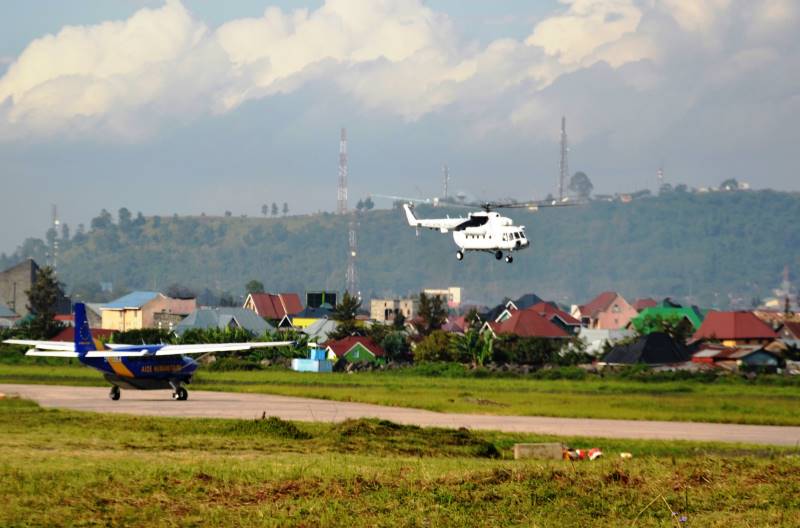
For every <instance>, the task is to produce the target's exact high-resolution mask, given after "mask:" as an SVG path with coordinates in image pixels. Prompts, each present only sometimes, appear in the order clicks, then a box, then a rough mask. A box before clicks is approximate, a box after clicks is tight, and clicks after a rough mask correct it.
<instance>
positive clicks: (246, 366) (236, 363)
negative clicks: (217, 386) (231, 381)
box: [208, 357, 263, 372]
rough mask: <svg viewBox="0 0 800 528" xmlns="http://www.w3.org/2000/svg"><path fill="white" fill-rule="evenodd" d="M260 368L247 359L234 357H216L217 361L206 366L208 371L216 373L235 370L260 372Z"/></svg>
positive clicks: (254, 362) (256, 363)
mask: <svg viewBox="0 0 800 528" xmlns="http://www.w3.org/2000/svg"><path fill="white" fill-rule="evenodd" d="M262 368H263V367H262V366H261V365H260V364H259V363H258V362H256V361H251V360H249V359H240V358H235V357H223V358H220V357H217V360H216V361H215V362H213V363H211V364H210V365H209V366H208V370H213V371H217V372H225V371H236V370H262Z"/></svg>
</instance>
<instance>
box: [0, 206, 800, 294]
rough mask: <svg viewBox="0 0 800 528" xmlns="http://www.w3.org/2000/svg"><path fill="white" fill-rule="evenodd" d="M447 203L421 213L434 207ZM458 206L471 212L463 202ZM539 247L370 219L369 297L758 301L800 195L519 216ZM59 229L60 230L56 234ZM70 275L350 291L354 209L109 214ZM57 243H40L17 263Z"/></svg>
mask: <svg viewBox="0 0 800 528" xmlns="http://www.w3.org/2000/svg"><path fill="white" fill-rule="evenodd" d="M445 212H447V211H445V210H443V209H436V210H429V209H425V208H421V209H420V211H419V214H420V216H425V215H442V214H444V213H445ZM449 213H450V214H451V215H458V214H462V213H463V211H457V210H453V211H449ZM510 216H512V217H514V218H515V219H516V220H517V221H518V222H520V223H522V224H524V225H526V226H527V232H528V236H529V238H530V239H531V240H532V242H533V250H532V251H531V250H528V251H526V252H525V253H522V254H520V255H518V257H517V259H516V261H515V262H514V263H513V264H511V265H509V264H506V263H505V262H498V261H495V259H494V258H492V257H491V256H490V255H485V254H473V253H470V254H468V255H467V257H466V259H465V260H464V262H458V261H456V259H455V256H454V253H455V248H454V245H453V242H452V239H451V238H450V236H449V235H441V234H438V233H435V232H432V231H424V232H421V233H420V236H419V237H417V236H416V235H415V233H414V230H413V229H410V228H408V227H407V226H406V224H405V221H404V218H403V215H402V213H401V212H400V211H397V210H375V211H370V212H368V213H364V214H363V215H361V219H360V227H359V230H358V243H359V265H358V275H359V280H360V285H361V291H362V293H363V294H364V295H365V296H368V297H369V296H372V295H383V294H406V293H409V292H415V291H418V290H419V289H420V288H422V287H434V286H437V287H438V286H448V285H460V286H462V287H464V288H465V296H466V298H467V299H470V300H476V301H483V302H490V301H497V300H499V299H501V298H503V297H505V296H512V297H513V296H515V295H518V294H520V293H523V292H529V291H535V292H537V293H538V294H539V295H542V296H546V297H548V298H553V299H557V300H560V301H564V302H579V301H584V300H586V299H588V298H589V297H591V296H593V295H595V294H596V293H598V292H600V291H602V290H607V289H615V290H619V291H621V292H622V293H623V294H625V295H629V296H631V297H635V296H644V295H650V296H654V297H663V296H668V295H669V296H673V297H676V298H684V299H685V298H690V300H693V301H694V302H699V303H702V304H704V305H714V306H720V307H723V306H728V305H729V298H730V296H735V297H737V298H738V299H739V301H738V302H739V303H742V304H743V305H745V306H749V305H750V303H751V299H753V298H754V297H760V296H765V295H768V294H769V291H770V290H771V289H772V288H774V287H776V286H777V284H778V283H779V281H780V274H781V272H782V270H783V268H784V266H785V265H787V264H788V265H789V266H791V267H792V268H793V269H797V268H798V267H800V225H798V220H800V196H798V195H796V194H789V193H779V192H773V191H759V192H727V193H710V194H689V193H670V194H667V195H662V196H658V197H651V198H643V199H640V200H635V201H633V202H632V203H628V204H623V203H619V202H614V203H607V202H594V203H591V204H590V205H587V206H585V207H575V208H570V209H560V210H543V211H540V212H538V213H530V212H513V213H511V214H510ZM51 236H52V235H51ZM60 246H61V250H60V263H59V275H60V277H61V279H62V281H63V282H64V283H65V284H66V286H67V290H68V291H77V292H78V293H80V294H81V296H82V297H86V296H91V295H92V292H95V291H97V289H98V288H99V286H98V283H100V282H112V283H113V284H114V287H115V290H116V291H120V290H124V289H134V288H148V289H163V288H165V287H167V286H168V285H171V284H175V283H178V284H181V285H185V286H188V287H190V288H191V289H193V290H194V291H196V292H198V293H200V292H202V291H203V290H209V292H206V293H207V294H208V293H210V292H216V293H219V292H222V291H227V292H231V293H233V294H234V295H236V296H238V295H241V294H242V293H243V289H244V284H245V283H246V282H247V281H248V280H250V279H258V280H260V281H261V282H263V283H264V285H265V286H266V287H267V289H269V290H271V291H298V292H301V293H302V292H303V291H305V290H314V289H321V288H327V289H336V290H341V289H343V287H344V274H345V267H346V258H347V218H343V217H338V216H336V215H333V214H318V215H309V216H292V217H286V218H255V217H253V218H240V217H225V218H220V217H205V216H203V217H150V218H144V217H141V216H139V217H136V218H132V217H131V215H128V214H124V215H123V218H122V220H121V221H120V220H118V219H117V220H114V219H112V218H111V216H110V215H108V214H101V215H100V216H98V217H97V218H95V219H94V220H93V221H92V227H91V228H89V229H88V230H87V231H86V232H80V231H78V232H76V233H74V234H73V235H72V236H71V237H69V238H68V239H62V240H60ZM27 257H33V258H34V259H36V260H37V261H38V262H41V263H44V262H46V242H45V240H40V239H28V240H26V241H25V243H24V244H22V245H21V246H20V248H19V249H18V250H17V251H16V252H15V253H14V254H13V255H10V256H6V255H3V256H0V266H1V267H2V268H5V267H7V266H10V265H12V264H14V263H16V262H18V261H19V260H21V259H23V258H27Z"/></svg>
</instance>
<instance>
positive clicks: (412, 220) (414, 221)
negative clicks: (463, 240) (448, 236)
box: [403, 204, 467, 233]
mask: <svg viewBox="0 0 800 528" xmlns="http://www.w3.org/2000/svg"><path fill="white" fill-rule="evenodd" d="M403 209H404V210H405V212H406V220H408V225H410V226H411V227H426V228H428V229H435V230H437V231H439V232H441V233H447V232H448V231H450V230H451V229H455V228H456V227H458V226H460V225H461V224H463V223H464V222H466V221H467V219H466V218H417V217H416V215H414V211H412V210H411V206H410V205H408V204H403Z"/></svg>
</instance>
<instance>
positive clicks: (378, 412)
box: [0, 384, 800, 446]
mask: <svg viewBox="0 0 800 528" xmlns="http://www.w3.org/2000/svg"><path fill="white" fill-rule="evenodd" d="M0 393H5V394H7V395H13V394H16V395H19V396H20V397H23V398H27V399H31V400H34V401H36V402H38V403H39V404H40V405H42V406H43V407H60V408H65V409H75V410H79V411H95V412H114V413H125V414H136V415H148V416H180V417H203V418H256V417H260V416H261V415H262V414H263V413H266V414H267V416H278V417H280V418H283V419H285V420H298V421H304V422H314V421H316V422H339V421H342V420H345V419H348V418H382V419H386V420H391V421H393V422H397V423H401V424H412V425H420V426H435V427H453V428H458V427H467V428H469V429H484V430H494V431H506V432H524V433H534V434H548V435H562V436H593V437H602V438H642V439H661V440H668V439H671V440H697V441H714V442H741V443H749V444H763V445H782V446H796V445H800V427H779V426H762V425H735V424H712V423H697V422H651V421H637V420H600V419H588V418H549V417H542V416H496V415H488V414H446V413H437V412H431V411H424V410H419V409H408V408H403V407H383V406H380V405H370V404H365V403H352V402H337V401H329V400H314V399H310V398H292V397H287V396H273V395H269V394H245V393H230V392H207V391H190V393H189V400H188V401H173V400H172V399H171V394H170V392H169V391H130V390H127V391H126V390H123V391H122V399H121V400H119V401H116V402H115V401H111V400H110V399H109V398H108V389H106V388H102V387H63V386H51V385H3V384H0Z"/></svg>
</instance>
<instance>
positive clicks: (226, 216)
mask: <svg viewBox="0 0 800 528" xmlns="http://www.w3.org/2000/svg"><path fill="white" fill-rule="evenodd" d="M232 216H233V213H232V212H230V211H225V218H230V217H232Z"/></svg>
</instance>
